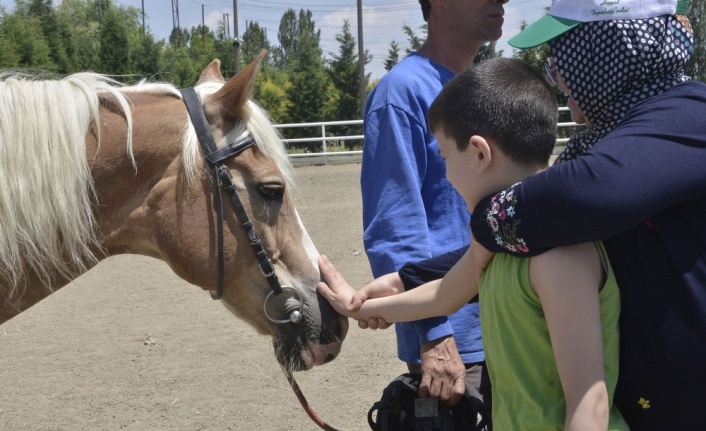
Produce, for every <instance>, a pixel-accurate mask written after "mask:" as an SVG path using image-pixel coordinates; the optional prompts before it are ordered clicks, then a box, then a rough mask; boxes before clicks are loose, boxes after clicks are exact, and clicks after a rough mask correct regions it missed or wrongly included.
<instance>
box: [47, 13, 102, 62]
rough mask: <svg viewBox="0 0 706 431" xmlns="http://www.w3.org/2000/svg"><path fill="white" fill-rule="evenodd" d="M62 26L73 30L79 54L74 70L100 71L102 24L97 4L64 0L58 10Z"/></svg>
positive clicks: (76, 57) (75, 60)
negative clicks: (99, 19)
mask: <svg viewBox="0 0 706 431" xmlns="http://www.w3.org/2000/svg"><path fill="white" fill-rule="evenodd" d="M57 19H58V20H59V22H60V23H61V26H63V27H66V28H68V29H71V33H72V34H73V36H72V37H73V40H74V47H75V50H76V52H77V54H76V55H75V56H74V60H73V67H72V68H73V70H77V71H78V70H99V69H100V23H99V21H98V16H97V10H96V5H95V2H91V1H89V0H62V2H61V3H60V4H59V6H58V8H57Z"/></svg>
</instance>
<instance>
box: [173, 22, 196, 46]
mask: <svg viewBox="0 0 706 431" xmlns="http://www.w3.org/2000/svg"><path fill="white" fill-rule="evenodd" d="M190 38H191V35H190V34H189V31H188V30H187V29H185V28H180V27H179V28H173V29H172V32H171V33H170V34H169V45H170V46H171V47H172V48H181V47H182V46H186V45H187V44H188V43H189V39H190Z"/></svg>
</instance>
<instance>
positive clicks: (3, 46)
mask: <svg viewBox="0 0 706 431" xmlns="http://www.w3.org/2000/svg"><path fill="white" fill-rule="evenodd" d="M2 15H3V10H2V9H0V16H2ZM2 30H3V28H2V23H1V22H0V68H6V67H13V66H15V65H17V64H18V63H19V61H20V57H19V56H18V55H17V53H16V52H15V50H14V48H13V47H12V41H10V39H8V38H7V37H5V34H4V33H3V31H2Z"/></svg>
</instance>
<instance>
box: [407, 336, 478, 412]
mask: <svg viewBox="0 0 706 431" xmlns="http://www.w3.org/2000/svg"><path fill="white" fill-rule="evenodd" d="M421 356H422V380H421V382H420V383H419V392H418V393H419V397H420V398H427V397H432V398H438V399H440V400H442V401H444V402H446V404H447V405H449V406H454V405H456V404H457V403H458V402H459V401H460V400H461V398H463V396H464V394H465V393H466V367H465V365H464V364H463V361H462V360H461V356H460V355H459V354H458V348H457V347H456V340H455V339H454V337H453V336H448V337H446V338H441V339H439V340H435V341H431V342H429V343H425V344H422V351H421Z"/></svg>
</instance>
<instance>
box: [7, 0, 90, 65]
mask: <svg viewBox="0 0 706 431" xmlns="http://www.w3.org/2000/svg"><path fill="white" fill-rule="evenodd" d="M17 12H18V13H21V14H25V15H26V16H28V17H30V18H36V19H38V20H39V22H40V26H41V34H42V35H43V36H44V40H45V41H46V43H47V45H48V46H49V56H50V57H51V59H52V62H53V63H54V66H55V69H56V71H57V72H59V73H68V72H72V71H73V70H72V69H73V65H74V59H73V55H74V54H75V52H76V49H75V46H74V40H73V34H72V33H71V31H69V29H68V28H67V27H66V26H64V25H60V22H59V20H57V16H56V11H55V10H54V3H53V0H29V1H28V2H18V3H17Z"/></svg>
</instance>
